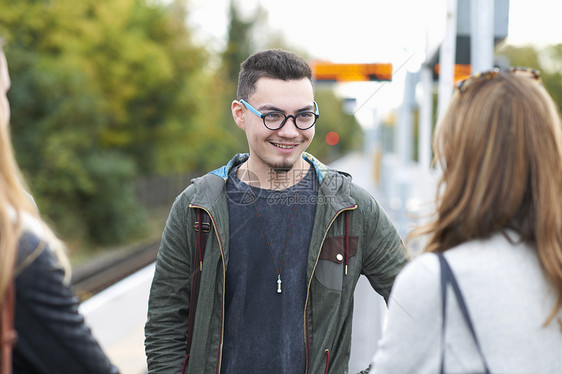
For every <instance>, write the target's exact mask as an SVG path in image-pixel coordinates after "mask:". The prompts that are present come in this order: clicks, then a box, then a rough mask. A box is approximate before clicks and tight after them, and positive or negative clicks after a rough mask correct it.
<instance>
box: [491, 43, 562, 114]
mask: <svg viewBox="0 0 562 374" xmlns="http://www.w3.org/2000/svg"><path fill="white" fill-rule="evenodd" d="M497 54H500V55H503V56H505V57H507V59H508V60H509V65H510V66H525V67H529V68H533V69H538V70H540V71H541V78H542V81H543V84H544V87H545V88H546V89H547V91H548V92H549V93H550V95H551V96H552V98H553V100H554V101H555V102H556V104H557V105H558V111H559V113H562V43H561V44H555V45H549V46H545V47H541V48H538V47H535V46H532V45H528V46H520V47H517V46H512V45H506V46H503V47H502V48H500V49H499V50H498V51H497Z"/></svg>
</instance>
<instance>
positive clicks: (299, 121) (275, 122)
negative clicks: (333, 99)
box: [240, 99, 320, 130]
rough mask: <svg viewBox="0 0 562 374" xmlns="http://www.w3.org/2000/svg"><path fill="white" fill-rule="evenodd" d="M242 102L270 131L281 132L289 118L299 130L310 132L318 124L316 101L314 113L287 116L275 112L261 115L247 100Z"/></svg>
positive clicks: (306, 112)
mask: <svg viewBox="0 0 562 374" xmlns="http://www.w3.org/2000/svg"><path fill="white" fill-rule="evenodd" d="M240 102H241V103H242V104H244V106H245V107H246V108H248V109H250V110H251V111H252V112H254V114H255V115H257V116H258V117H261V119H263V124H264V125H265V127H267V128H268V129H270V130H279V129H280V128H281V127H283V126H284V125H285V123H286V122H287V120H288V119H289V118H292V119H293V121H294V122H295V126H296V127H297V129H299V130H308V129H309V128H311V127H312V126H314V124H315V123H316V120H317V119H318V117H320V114H319V113H318V104H316V101H313V103H314V112H311V111H304V112H298V113H297V114H295V115H294V116H293V115H286V114H285V113H283V112H279V111H273V112H268V113H261V112H260V111H258V110H257V109H255V108H254V107H253V106H251V105H250V104H248V102H247V101H246V100H243V99H241V100H240Z"/></svg>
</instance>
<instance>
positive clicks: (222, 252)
mask: <svg viewBox="0 0 562 374" xmlns="http://www.w3.org/2000/svg"><path fill="white" fill-rule="evenodd" d="M189 207H190V208H198V209H202V210H204V211H205V212H207V214H208V215H209V217H210V218H211V222H213V228H214V229H215V234H216V236H217V239H218V241H219V247H220V251H221V257H222V271H223V277H222V312H221V331H220V335H219V352H218V355H217V370H216V374H219V373H220V369H221V363H222V345H223V341H222V339H223V337H224V304H225V300H224V298H225V295H224V294H225V292H224V291H225V289H226V283H225V282H226V268H225V264H224V248H223V246H222V240H221V237H220V234H219V230H218V229H217V223H216V222H215V218H214V217H213V215H212V214H211V212H209V211H208V210H207V209H205V208H203V207H202V206H199V205H194V204H189Z"/></svg>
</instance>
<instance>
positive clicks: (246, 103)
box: [239, 99, 320, 131]
mask: <svg viewBox="0 0 562 374" xmlns="http://www.w3.org/2000/svg"><path fill="white" fill-rule="evenodd" d="M239 101H240V102H241V103H242V104H244V106H245V107H246V108H248V109H250V111H252V112H253V113H254V114H255V115H256V116H258V117H260V118H261V119H262V120H263V125H264V126H265V127H267V128H268V129H269V130H273V131H274V130H279V129H281V128H282V127H283V126H285V124H286V123H287V120H288V119H289V118H293V122H294V124H295V127H296V128H297V129H299V130H308V129H310V128H311V127H312V126H314V125H315V124H316V121H317V120H318V117H320V113H319V112H318V104H316V101H313V103H314V112H313V113H314V115H315V116H316V118H315V119H314V122H313V123H312V125H310V126H309V127H306V128H304V129H303V128H302V127H299V125H297V118H296V116H294V115H292V114H289V115H287V114H285V113H283V112H280V111H277V110H273V111H271V112H267V113H265V114H264V113H262V112H260V111H259V110H257V109H256V108H254V107H253V106H251V105H250V103H248V102H247V101H246V100H244V99H240V100H239ZM304 112H306V111H304ZM269 113H280V114H282V115H284V116H285V119H284V120H283V122H282V123H281V126H279V127H278V128H276V129H272V128H270V127H268V126H267V125H266V124H265V116H267V115H268V114H269ZM299 113H303V112H299ZM299 113H297V115H298V114H299Z"/></svg>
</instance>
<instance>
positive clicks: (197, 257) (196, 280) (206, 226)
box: [182, 209, 211, 373]
mask: <svg viewBox="0 0 562 374" xmlns="http://www.w3.org/2000/svg"><path fill="white" fill-rule="evenodd" d="M193 229H194V230H195V232H196V235H197V245H196V247H195V253H194V256H193V267H192V271H191V295H190V298H189V315H188V318H187V333H186V342H185V343H186V345H185V347H186V351H187V355H186V357H185V361H184V367H183V369H182V373H183V372H185V369H186V365H187V360H188V358H189V351H190V349H191V339H192V337H193V328H194V327H195V311H196V310H197V300H198V299H199V286H200V284H201V272H202V271H203V257H204V256H205V247H206V245H207V238H208V236H209V232H210V231H211V218H210V217H209V214H208V213H207V212H206V211H204V210H203V209H197V220H196V221H195V224H194V226H193Z"/></svg>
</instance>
